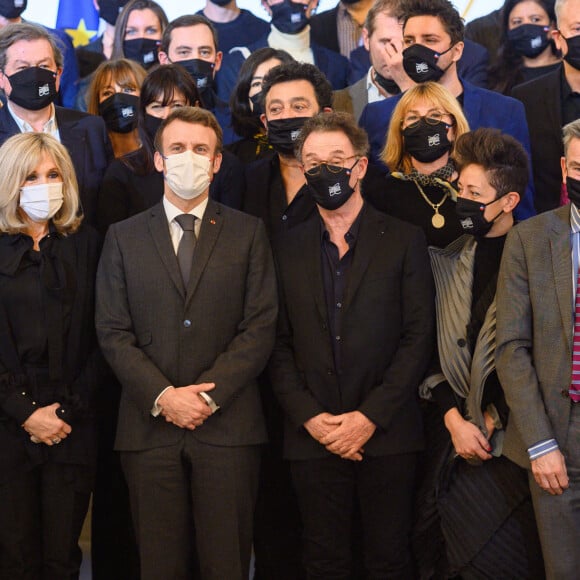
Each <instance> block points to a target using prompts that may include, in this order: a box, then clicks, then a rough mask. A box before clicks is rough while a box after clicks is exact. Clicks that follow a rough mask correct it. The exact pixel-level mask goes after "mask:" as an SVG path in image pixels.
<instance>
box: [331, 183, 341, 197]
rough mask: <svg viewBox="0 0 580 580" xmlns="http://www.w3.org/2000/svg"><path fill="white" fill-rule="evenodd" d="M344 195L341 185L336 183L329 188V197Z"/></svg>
mask: <svg viewBox="0 0 580 580" xmlns="http://www.w3.org/2000/svg"><path fill="white" fill-rule="evenodd" d="M341 193H342V189H340V183H335V184H334V185H331V186H330V187H329V188H328V195H329V196H330V197H333V196H335V195H340V194H341Z"/></svg>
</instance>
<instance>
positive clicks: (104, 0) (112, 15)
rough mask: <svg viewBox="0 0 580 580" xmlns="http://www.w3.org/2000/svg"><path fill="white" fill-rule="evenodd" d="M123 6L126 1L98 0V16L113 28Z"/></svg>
mask: <svg viewBox="0 0 580 580" xmlns="http://www.w3.org/2000/svg"><path fill="white" fill-rule="evenodd" d="M125 4H127V0H99V16H100V17H101V18H102V19H103V20H104V21H105V22H108V23H109V24H110V25H111V26H115V23H116V22H117V17H118V16H119V12H121V9H122V8H123V6H125Z"/></svg>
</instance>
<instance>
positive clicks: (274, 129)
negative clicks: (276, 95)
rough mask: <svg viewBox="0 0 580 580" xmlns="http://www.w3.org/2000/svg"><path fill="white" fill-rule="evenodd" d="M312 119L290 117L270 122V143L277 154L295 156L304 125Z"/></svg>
mask: <svg viewBox="0 0 580 580" xmlns="http://www.w3.org/2000/svg"><path fill="white" fill-rule="evenodd" d="M309 118H310V117H290V118H289V119H277V120H276V121H268V142H269V143H270V145H272V147H273V148H274V151H276V153H280V154H281V155H292V156H293V155H294V144H295V142H296V139H298V136H299V135H300V131H301V129H302V127H303V126H304V123H306V121H307V120H308V119H309Z"/></svg>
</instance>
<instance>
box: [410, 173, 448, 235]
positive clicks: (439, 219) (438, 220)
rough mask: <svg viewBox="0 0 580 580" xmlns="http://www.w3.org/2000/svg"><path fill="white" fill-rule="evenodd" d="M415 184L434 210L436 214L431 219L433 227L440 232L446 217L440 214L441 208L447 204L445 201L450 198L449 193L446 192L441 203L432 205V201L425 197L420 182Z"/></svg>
mask: <svg viewBox="0 0 580 580" xmlns="http://www.w3.org/2000/svg"><path fill="white" fill-rule="evenodd" d="M413 183H414V184H415V185H416V186H417V189H418V190H419V193H420V194H421V195H422V197H423V199H424V200H425V201H426V202H427V203H428V204H429V205H430V206H431V207H432V208H433V211H434V212H435V213H434V214H433V216H432V217H431V225H432V226H433V227H434V228H436V229H438V230H440V229H441V228H442V227H443V226H444V225H445V217H444V216H442V215H441V214H440V213H439V208H440V207H441V206H442V205H443V204H444V203H445V200H446V199H447V198H448V197H449V192H448V191H446V192H445V195H444V196H443V197H442V198H441V201H440V202H439V203H432V202H431V200H430V199H429V198H428V197H427V195H425V192H424V191H423V188H422V187H421V186H420V185H419V182H418V181H415V180H413Z"/></svg>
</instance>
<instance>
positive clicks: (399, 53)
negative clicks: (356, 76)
mask: <svg viewBox="0 0 580 580" xmlns="http://www.w3.org/2000/svg"><path fill="white" fill-rule="evenodd" d="M404 49H405V47H404V46H403V40H402V39H399V40H395V39H391V42H389V43H385V44H384V45H383V50H384V52H385V62H386V63H387V64H388V67H389V76H390V77H391V78H392V79H393V80H394V81H395V82H396V83H397V85H398V86H399V88H400V89H401V91H402V92H405V91H406V90H407V89H410V88H412V87H414V86H415V84H416V83H415V82H414V81H413V80H412V79H411V78H410V77H409V75H408V74H407V73H406V72H405V69H404V68H403V50H404Z"/></svg>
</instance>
